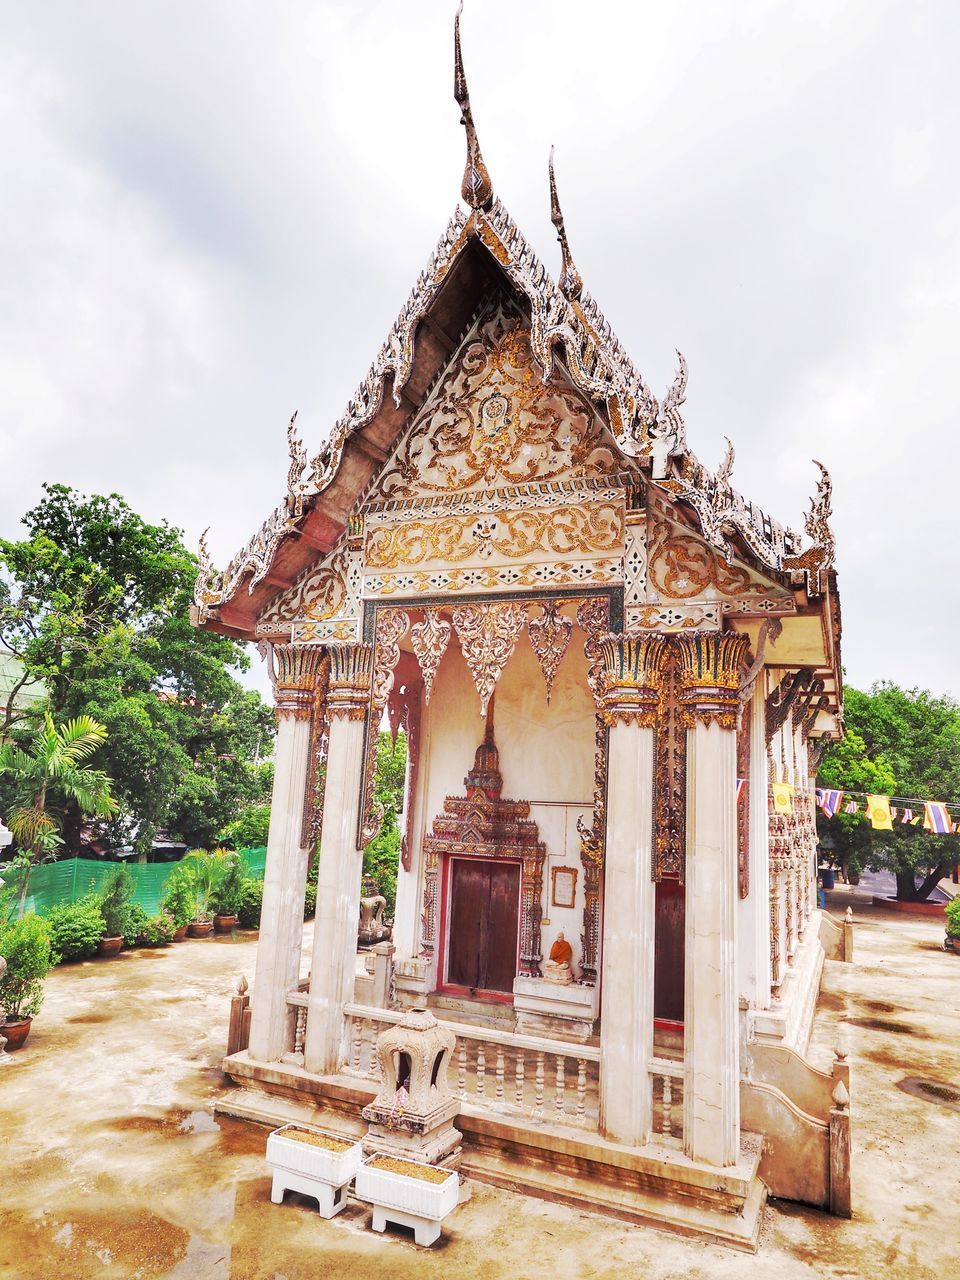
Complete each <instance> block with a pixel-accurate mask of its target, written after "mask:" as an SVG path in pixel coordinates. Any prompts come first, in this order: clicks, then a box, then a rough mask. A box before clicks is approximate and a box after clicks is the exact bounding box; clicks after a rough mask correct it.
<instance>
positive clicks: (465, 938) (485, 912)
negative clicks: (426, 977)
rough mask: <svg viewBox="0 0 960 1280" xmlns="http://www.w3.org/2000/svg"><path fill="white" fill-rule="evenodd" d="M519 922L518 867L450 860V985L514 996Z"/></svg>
mask: <svg viewBox="0 0 960 1280" xmlns="http://www.w3.org/2000/svg"><path fill="white" fill-rule="evenodd" d="M519 922H520V866H519V864H518V863H516V862H491V861H486V860H484V859H480V858H477V859H476V860H468V859H466V858H454V859H452V862H451V867H450V941H449V945H448V948H447V982H448V983H450V984H451V985H452V986H458V987H469V988H470V989H471V990H472V991H506V992H510V993H512V992H513V979H514V978H515V977H516V973H517V938H518V926H519Z"/></svg>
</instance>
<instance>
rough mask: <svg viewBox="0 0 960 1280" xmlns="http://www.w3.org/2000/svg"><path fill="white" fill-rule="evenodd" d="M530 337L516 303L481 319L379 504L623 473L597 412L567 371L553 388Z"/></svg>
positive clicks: (392, 467) (387, 474)
mask: <svg viewBox="0 0 960 1280" xmlns="http://www.w3.org/2000/svg"><path fill="white" fill-rule="evenodd" d="M530 340H531V339H530V330H529V328H528V327H525V326H524V324H523V322H522V321H521V319H520V316H519V314H518V313H517V312H516V311H515V310H514V309H513V308H512V306H511V305H510V304H506V303H499V304H497V306H496V308H495V309H494V310H493V311H492V313H488V314H487V315H486V316H485V317H484V318H482V319H481V320H480V321H479V323H478V325H477V326H476V328H475V329H474V331H473V332H472V333H471V334H470V335H469V336H468V338H467V339H466V340H465V341H464V343H463V344H462V345H461V347H460V349H459V351H458V352H457V353H456V356H455V357H454V359H453V360H452V361H451V362H450V365H449V366H448V368H447V371H446V373H445V374H444V376H443V377H442V378H441V380H440V382H439V383H438V385H437V387H436V388H435V390H434V391H433V393H432V394H431V395H430V396H429V397H428V399H427V401H426V403H425V404H424V406H423V408H422V409H421V410H420V412H419V413H418V414H417V417H416V418H415V419H414V422H413V425H412V426H411V428H410V430H409V431H408V432H407V434H406V436H405V437H404V439H403V440H402V441H401V443H400V445H399V447H398V449H397V451H396V453H395V455H394V457H393V458H392V459H391V461H390V462H389V463H388V465H387V467H386V468H385V470H384V472H383V474H382V476H381V479H380V481H379V483H378V485H377V489H376V497H377V498H378V499H380V500H383V499H398V498H411V497H417V496H420V495H424V494H430V493H436V494H447V493H451V492H457V491H460V492H462V491H463V490H466V489H477V488H485V487H490V486H493V485H499V484H503V483H507V484H526V483H528V482H529V481H533V480H552V479H557V478H560V477H564V476H569V475H578V476H605V475H608V474H609V473H610V472H611V471H613V470H614V469H615V468H616V465H617V464H616V461H615V455H614V450H613V448H612V447H611V444H610V441H609V439H608V437H607V435H606V433H605V431H604V428H603V426H602V424H601V422H600V420H599V418H598V416H597V414H596V412H595V411H594V409H593V408H592V407H591V406H590V404H589V402H588V401H587V400H586V399H585V398H584V397H583V396H582V395H581V394H580V393H579V392H578V391H576V390H574V388H573V387H572V386H571V385H570V383H569V382H568V381H567V379H566V378H565V377H564V375H563V374H562V373H560V372H559V371H556V370H555V371H554V372H552V373H551V374H550V375H549V377H548V380H547V383H546V385H544V382H543V379H542V374H541V369H540V367H539V366H538V365H537V363H536V361H535V360H534V358H533V353H532V351H531V347H530Z"/></svg>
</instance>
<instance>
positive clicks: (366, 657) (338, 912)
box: [303, 644, 373, 1075]
mask: <svg viewBox="0 0 960 1280" xmlns="http://www.w3.org/2000/svg"><path fill="white" fill-rule="evenodd" d="M372 657H373V650H372V646H370V645H364V644H357V645H338V646H336V647H331V650H330V690H329V693H328V695H327V715H328V721H329V735H328V741H327V774H326V781H325V790H324V806H323V826H322V828H321V831H320V857H319V870H318V875H317V915H316V921H315V924H314V934H313V962H312V965H311V970H310V995H309V1002H308V1005H307V1032H306V1040H305V1043H304V1050H303V1062H304V1067H305V1068H306V1070H307V1071H312V1072H315V1073H316V1074H318V1075H330V1074H332V1073H334V1072H336V1071H338V1070H339V1068H340V1066H341V1063H342V1054H343V1044H344V1034H343V1031H344V1027H343V1006H344V1005H345V1004H346V1003H347V1002H348V1001H350V1000H352V999H353V987H354V977H355V972H356V963H357V922H358V920H359V912H360V871H361V865H362V858H361V852H360V850H359V849H358V847H357V842H358V830H359V821H360V802H361V794H362V791H363V775H364V764H365V752H364V732H365V728H366V724H367V720H368V716H369V707H370V672H371V663H372Z"/></svg>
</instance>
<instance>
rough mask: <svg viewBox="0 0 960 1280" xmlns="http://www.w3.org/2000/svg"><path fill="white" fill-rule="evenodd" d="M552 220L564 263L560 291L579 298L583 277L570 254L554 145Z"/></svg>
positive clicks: (551, 176) (551, 172) (551, 167)
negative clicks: (558, 193) (556, 172)
mask: <svg viewBox="0 0 960 1280" xmlns="http://www.w3.org/2000/svg"><path fill="white" fill-rule="evenodd" d="M550 221H551V222H552V223H553V225H554V226H555V227H556V228H557V239H558V240H559V241H560V252H561V254H562V255H563V265H562V266H561V268H560V279H559V281H558V284H559V285H560V292H561V293H562V294H563V296H564V297H565V298H569V299H571V301H572V300H573V299H574V298H579V297H580V294H581V293H582V292H583V277H582V276H581V275H580V272H579V271H578V270H577V268H576V265H575V263H574V261H573V258H572V256H571V254H570V245H569V243H568V242H567V229H566V227H565V226H564V225H563V211H562V210H561V208H560V197H559V196H558V195H557V175H556V174H555V173H554V171H553V147H551V148H550Z"/></svg>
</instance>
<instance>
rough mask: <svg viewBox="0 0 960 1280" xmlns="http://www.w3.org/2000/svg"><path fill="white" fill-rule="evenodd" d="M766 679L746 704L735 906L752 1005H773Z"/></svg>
mask: <svg viewBox="0 0 960 1280" xmlns="http://www.w3.org/2000/svg"><path fill="white" fill-rule="evenodd" d="M765 693H766V690H765V682H764V678H763V672H761V673H760V675H759V676H758V677H757V680H756V683H755V684H754V687H753V696H752V697H751V699H750V701H749V703H748V704H747V706H746V707H745V708H744V712H743V714H744V715H745V716H746V717H747V729H748V732H749V734H750V777H749V780H748V783H747V801H746V803H747V822H748V828H747V830H748V833H749V834H748V839H747V849H748V857H749V868H748V877H747V884H748V892H747V896H746V897H745V898H742V899H740V900H739V902H738V904H737V951H738V962H739V969H740V995H741V996H743V998H744V999H745V1000H747V1001H748V1002H749V1004H750V1005H751V1007H752V1008H755V1009H768V1008H769V1007H770V817H769V812H768V805H767V788H768V786H769V778H768V762H767V742H766V708H765V701H766V698H765Z"/></svg>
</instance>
